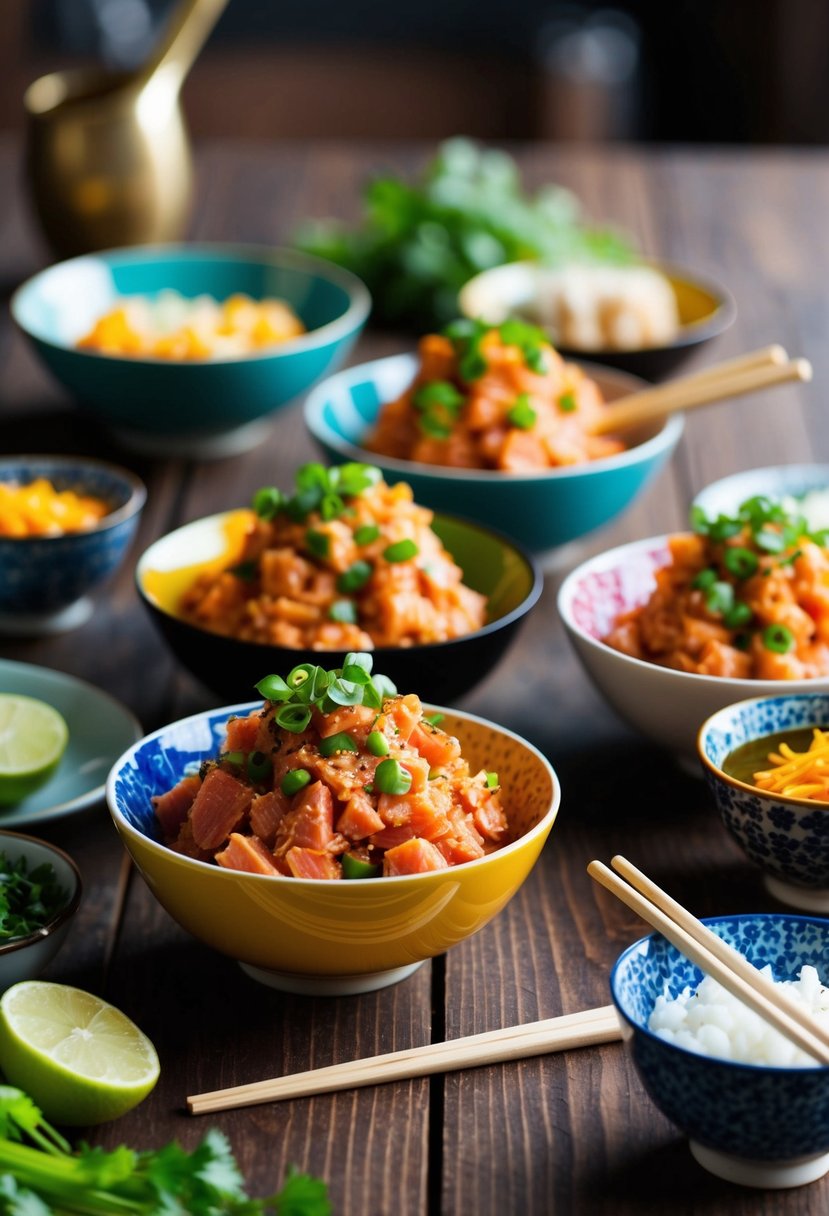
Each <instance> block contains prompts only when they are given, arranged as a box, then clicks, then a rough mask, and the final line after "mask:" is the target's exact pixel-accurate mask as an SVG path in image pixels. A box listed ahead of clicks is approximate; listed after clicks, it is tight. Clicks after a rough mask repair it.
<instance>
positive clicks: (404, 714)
mask: <svg viewBox="0 0 829 1216" xmlns="http://www.w3.org/2000/svg"><path fill="white" fill-rule="evenodd" d="M389 716H390V717H391V718H392V720H393V721H394V724H395V726H396V727H397V729H398V732H399V733H398V736H397V737H398V739H399V740H400V742H401V743H407V742H408V740H409V738H410V736H411V733H412V731H413V730H414V728H415V727H416V726H417V725H418V723H419V722H420V720H421V718H422V717H423V706H422V705H421V704H420V697H419V696H417V694H416V693H413V692H410V693H407V694H406V696H405V697H395V698H394V700H393V701H391V702H390V703H389Z"/></svg>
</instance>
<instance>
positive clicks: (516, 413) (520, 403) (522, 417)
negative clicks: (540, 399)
mask: <svg viewBox="0 0 829 1216" xmlns="http://www.w3.org/2000/svg"><path fill="white" fill-rule="evenodd" d="M537 420H538V414H537V413H536V412H535V410H534V409H533V407H532V406H531V405H530V394H529V393H519V394H518V396H517V397H516V398H515V404H514V405H513V406H512V408H511V409H510V410H507V421H508V422H509V423H510V425H511V426H515V427H518V429H519V430H521V431H531V430H532V429H533V427H534V426H535V424H536V421H537Z"/></svg>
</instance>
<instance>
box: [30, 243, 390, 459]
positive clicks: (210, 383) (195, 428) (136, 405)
mask: <svg viewBox="0 0 829 1216" xmlns="http://www.w3.org/2000/svg"><path fill="white" fill-rule="evenodd" d="M166 288H172V289H173V290H175V291H178V292H180V293H181V294H182V295H184V296H187V297H194V296H199V295H202V294H207V295H210V296H213V297H214V298H215V299H217V300H225V299H227V298H228V297H229V296H231V295H233V294H235V293H236V292H243V293H245V294H247V295H250V296H252V297H253V298H254V299H261V298H263V297H265V296H276V297H278V298H279V299H283V300H286V301H287V303H288V304H290V305H291V307H292V308H293V309H294V310H295V311H296V312H297V313H298V314H299V316H300V318H301V319H302V321H303V322H304V324H305V326H306V328H307V330H308V332H307V333H306V334H303V335H302V337H300V338H296V339H293V340H292V341H290V342H283V343H281V344H280V345H279V346H276V347H273V348H271V349H268V350H266V351H263V352H262V353H261V354H256V355H245V356H239V357H233V358H231V357H223V358H214V359H206V360H198V361H184V360H171V359H155V358H123V357H118V356H112V355H105V354H101V353H99V352H97V351H90V350H77V349H76V346H75V344H76V343H77V341H78V339H79V338H81V337H82V336H83V335H84V334H85V333H86V332H88V331H89V330H90V329H91V327H92V325H93V323H94V322H95V321H96V320H97V319H98V317H100V316H101V315H102V314H104V313H106V312H107V311H108V310H109V309H111V308H112V307H114V306H115V304H116V303H117V302H118V298H119V297H121V296H130V295H149V296H155V295H157V294H158V292H160V291H162V290H164V289H166ZM370 306H371V300H370V297H369V294H368V291H367V290H366V288H365V287H364V286H363V284H362V283H361V282H360V280H359V279H357V278H356V277H355V276H354V275H352V274H350V273H349V272H348V271H346V270H342V269H340V268H339V267H338V266H333V265H331V264H330V263H328V262H325V261H323V260H322V259H319V258H313V257H309V256H308V255H306V254H302V253H297V252H296V251H294V250H290V249H270V248H267V247H261V248H260V247H258V246H247V245H239V246H236V245H189V246H188V245H185V246H175V245H169V246H158V247H145V248H133V249H115V250H110V251H108V252H105V253H96V254H90V255H87V256H84V257H79V258H72V259H70V260H69V261H67V262H60V263H58V264H57V265H55V266H51V267H50V268H49V269H48V270H44V271H41V273H40V274H36V275H35V276H34V277H33V278H31V279H29V281H28V282H27V283H24V284H23V286H22V287H20V288H19V289H18V291H17V292H15V294H14V296H13V298H12V302H11V310H12V316H13V317H14V319H15V321H16V322H17V324H18V326H19V327H20V329H21V330H22V331H23V333H24V334H25V335H26V336H27V337H28V338H29V340H30V341H31V343H32V345H33V346H34V349H35V351H36V353H37V354H38V356H39V357H40V358H41V360H42V361H43V363H44V364H45V366H46V367H47V368H48V369H49V371H50V372H52V374H53V375H54V376H56V377H57V379H58V380H59V381H60V382H61V383H62V384H63V385H64V386H65V387H66V388H67V389H69V391H70V392H71V393H73V394H75V395H76V396H77V398H78V400H79V404H80V405H82V406H83V407H84V408H85V409H87V410H89V411H90V412H91V413H93V414H95V415H97V416H98V417H99V418H100V419H101V420H102V421H103V422H104V423H106V425H107V426H108V427H110V428H111V429H112V430H114V431H115V433H116V434H117V436H118V437H119V438H120V439H121V441H122V442H123V443H125V444H127V445H128V446H130V447H132V448H133V449H135V450H139V451H144V452H148V453H150V454H153V455H156V454H161V455H170V453H173V454H177V455H181V456H185V457H196V458H201V459H209V458H211V457H215V456H228V455H232V454H235V453H238V452H241V451H245V450H247V449H248V448H250V447H253V446H255V444H256V443H258V442H259V441H260V440H261V439H262V437H263V435H264V434H265V433H266V431H267V429H268V425H269V423H268V422H267V420H268V419H269V417H270V416H271V415H272V414H273V413H274V411H276V410H278V409H280V408H281V407H282V406H285V405H288V404H289V403H290V402H291V401H292V400H293V399H295V398H296V397H298V396H299V395H300V394H302V393H304V392H306V391H307V390H308V388H310V386H311V385H312V384H314V383H315V381H316V380H317V379H319V377H320V376H323V375H324V374H325V373H326V372H329V371H332V370H333V368H334V367H336V366H337V364H338V363H339V362H340V360H341V359H343V358H344V357H345V355H346V353H347V352H348V350H349V349H350V347H351V345H352V343H353V342H354V341H355V340H356V338H357V336H358V335H359V333H360V331H361V330H362V328H363V325H364V324H365V321H366V318H367V316H368V313H369V308H370Z"/></svg>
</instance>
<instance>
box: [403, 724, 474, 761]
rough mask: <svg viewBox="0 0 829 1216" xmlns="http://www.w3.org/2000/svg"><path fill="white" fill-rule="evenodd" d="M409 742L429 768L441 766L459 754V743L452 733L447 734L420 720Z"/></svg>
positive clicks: (455, 758)
mask: <svg viewBox="0 0 829 1216" xmlns="http://www.w3.org/2000/svg"><path fill="white" fill-rule="evenodd" d="M409 742H410V743H411V745H412V747H413V748H414V749H415V750H416V751H418V752H420V754H421V756H422V757H423V759H424V760H426V761H427V762H428V764H429V767H430V768H443V767H444V765H447V764H451V763H452V761H453V760H457V758H458V756H459V755H460V754H461V745H460V743H459V742H458V740H457V739H456V738H455V737H454V735H447V733H446V731H445V730H441V729H440V728H439V727H437V726H431V725H430V724H429V723H428V722H421V723H420V724H419V725H418V726H416V727H415V728H414V730H413V731H412V733H411V735H410V736H409Z"/></svg>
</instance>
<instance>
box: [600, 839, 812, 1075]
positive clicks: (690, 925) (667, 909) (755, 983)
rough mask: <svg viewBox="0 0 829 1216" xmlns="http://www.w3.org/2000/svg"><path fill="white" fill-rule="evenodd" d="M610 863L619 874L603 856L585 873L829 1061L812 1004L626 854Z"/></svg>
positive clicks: (795, 1040)
mask: <svg viewBox="0 0 829 1216" xmlns="http://www.w3.org/2000/svg"><path fill="white" fill-rule="evenodd" d="M611 865H612V866H613V870H616V871H617V873H615V874H614V872H613V870H611V869H610V868H609V867H608V866H606V865H604V864H603V863H602V862H600V861H591V863H590V865H589V866H588V867H587V872H588V874H589V875H590V876H591V878H594V879H595V880H596V882H599V883H601V884H602V886H603V887H606V888H607V890H608V891H610V892H611V893H612V894H613V895H615V896H616V897H617V898H618V899H620V900H621V901H622V902H623V903H625V904H627V906H628V907H629V908H631V909H632V910H633V911H634V912H636V914H637V915H638V916H641V917H642V919H643V920H646V921H647V922H648V924H649V925H652V926H653V928H654V929H656V930H658V932H659V933H661V934H662V936H663V937H666V938H667V939H668V941H669V942H670V943H671V944H672V945H673V946H676V948H677V950H679V951H680V953H682V954H683V955H684V956H685V957H686V958H687V959H690V961H691V962H692V963H695V964H696V966H697V967H699V968H701V970H702V971H704V972H705V973H706V975H710V976H712V977H713V978H714V979H715V980H717V981H718V982H719V983H720V984H722V986H723V988H726V989H727V990H728V991H729V992H730V993H731V994H732V995H733V996H736V997H737V998H738V999H739V1000H741V1001H742V1002H743V1004H745V1005H747V1006H748V1007H749V1009H753V1010H754V1012H755V1013H757V1014H759V1015H760V1017H761V1018H763V1019H764V1020H765V1021H766V1022H768V1023H769V1025H771V1026H773V1027H774V1028H775V1029H776V1030H779V1031H780V1033H781V1034H783V1035H785V1036H786V1038H787V1039H789V1040H790V1041H791V1042H792V1043H794V1044H796V1045H797V1046H798V1047H800V1048H802V1050H803V1051H805V1052H807V1053H808V1054H809V1055H810V1056H812V1057H813V1058H814V1059H815V1060H817V1061H818V1063H820V1064H829V1030H827V1029H826V1028H825V1027H823V1026H821V1024H820V1023H819V1022H818V1021H817V1019H816V1018H815V1017H813V1016H812V1014H811V1013H810V1012H809V1011H808V1009H806V1008H805V1007H804V1006H802V1005H799V1004H796V1003H795V1001H794V1000H792V999H791V998H789V997H788V996H786V994H785V993H784V992H782V991H781V990H780V989H779V988H776V987H775V985H774V983H773V981H772V980H769V979H768V978H767V977H766V976H764V975H762V974H761V973H760V972H759V971H758V970H757V968H756V967H754V966H753V965H752V964H751V963H750V962H749V961H748V959H747V958H745V957H744V956H743V955H742V954H740V952H739V951H738V950H735V949H734V947H733V946H729V944H728V943H727V942H724V941H723V940H722V938H720V937H717V935H716V933H713V932H712V931H711V930H710V929H709V928H708V927H707V926H706V925H703V924H702V922H701V921H698V920H697V919H696V917H694V916H692V915H691V913H690V912H688V911H687V909H685V908H683V906H682V904H679V903H677V902H676V900H675V899H672V898H671V897H670V895H668V894H666V892H665V891H663V890H662V888H661V887H658V886H657V885H656V883H655V882H652V881H651V879H649V878H648V877H647V875H645V874H643V873H642V871H641V870H637V868H636V866H634V865H632V864H631V863H630V862H629V861H627V860H626V859H625V858H624V857H614V858H613V859H612V861H611ZM619 875H621V876H622V877H621V878H620V877H619ZM623 879H625V880H626V881H623Z"/></svg>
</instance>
